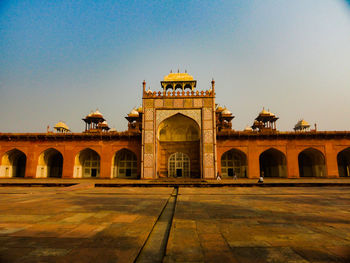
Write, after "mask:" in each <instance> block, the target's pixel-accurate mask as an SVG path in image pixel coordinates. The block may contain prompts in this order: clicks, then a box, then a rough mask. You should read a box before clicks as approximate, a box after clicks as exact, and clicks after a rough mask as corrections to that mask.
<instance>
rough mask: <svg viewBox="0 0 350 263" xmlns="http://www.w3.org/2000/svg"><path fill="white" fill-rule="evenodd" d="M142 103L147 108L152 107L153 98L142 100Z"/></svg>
mask: <svg viewBox="0 0 350 263" xmlns="http://www.w3.org/2000/svg"><path fill="white" fill-rule="evenodd" d="M144 105H145V107H147V108H152V107H153V99H148V100H144Z"/></svg>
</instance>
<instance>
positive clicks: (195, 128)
mask: <svg viewBox="0 0 350 263" xmlns="http://www.w3.org/2000/svg"><path fill="white" fill-rule="evenodd" d="M146 149H147V148H146ZM199 152H200V129H199V125H198V124H197V123H196V122H195V121H194V120H193V119H191V118H189V117H187V116H185V115H183V114H180V113H178V114H175V115H173V116H171V117H169V118H167V119H165V120H164V121H163V122H161V123H160V124H159V126H158V133H157V175H158V177H174V173H175V172H176V171H175V172H174V171H173V170H172V171H170V167H172V166H171V165H170V163H169V162H170V160H172V159H171V158H170V156H172V155H174V154H175V153H179V154H180V153H182V154H184V155H181V156H187V158H188V160H189V166H188V169H189V172H188V175H187V172H185V171H184V170H183V171H182V173H183V174H182V177H184V175H185V176H190V177H191V178H200V175H201V170H200V169H201V168H200V153H199ZM179 154H178V155H177V156H178V157H179V156H180V155H179ZM174 156H175V155H174ZM179 158H180V157H179ZM181 158H185V157H181ZM174 169H175V168H174ZM178 169H180V168H178ZM183 169H187V168H183Z"/></svg>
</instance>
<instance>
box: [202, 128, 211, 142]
mask: <svg viewBox="0 0 350 263" xmlns="http://www.w3.org/2000/svg"><path fill="white" fill-rule="evenodd" d="M203 141H204V143H213V131H212V130H204V131H203Z"/></svg>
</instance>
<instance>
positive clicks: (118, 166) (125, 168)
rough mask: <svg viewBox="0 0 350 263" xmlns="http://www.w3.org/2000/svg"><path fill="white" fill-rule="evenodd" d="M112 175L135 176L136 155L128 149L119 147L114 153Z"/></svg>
mask: <svg viewBox="0 0 350 263" xmlns="http://www.w3.org/2000/svg"><path fill="white" fill-rule="evenodd" d="M113 164H114V165H113V177H117V178H130V179H131V178H133V179H135V178H137V177H138V176H137V157H136V154H135V153H134V152H132V151H130V150H128V149H125V148H124V149H121V150H120V151H118V152H117V153H116V154H115V155H114V160H113Z"/></svg>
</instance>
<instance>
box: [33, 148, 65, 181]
mask: <svg viewBox="0 0 350 263" xmlns="http://www.w3.org/2000/svg"><path fill="white" fill-rule="evenodd" d="M62 168H63V156H62V154H61V153H60V152H59V151H57V150H56V149H53V148H50V149H47V150H46V151H44V152H43V153H41V154H40V156H39V160H38V167H37V174H36V177H37V178H40V177H53V178H60V177H62Z"/></svg>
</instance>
